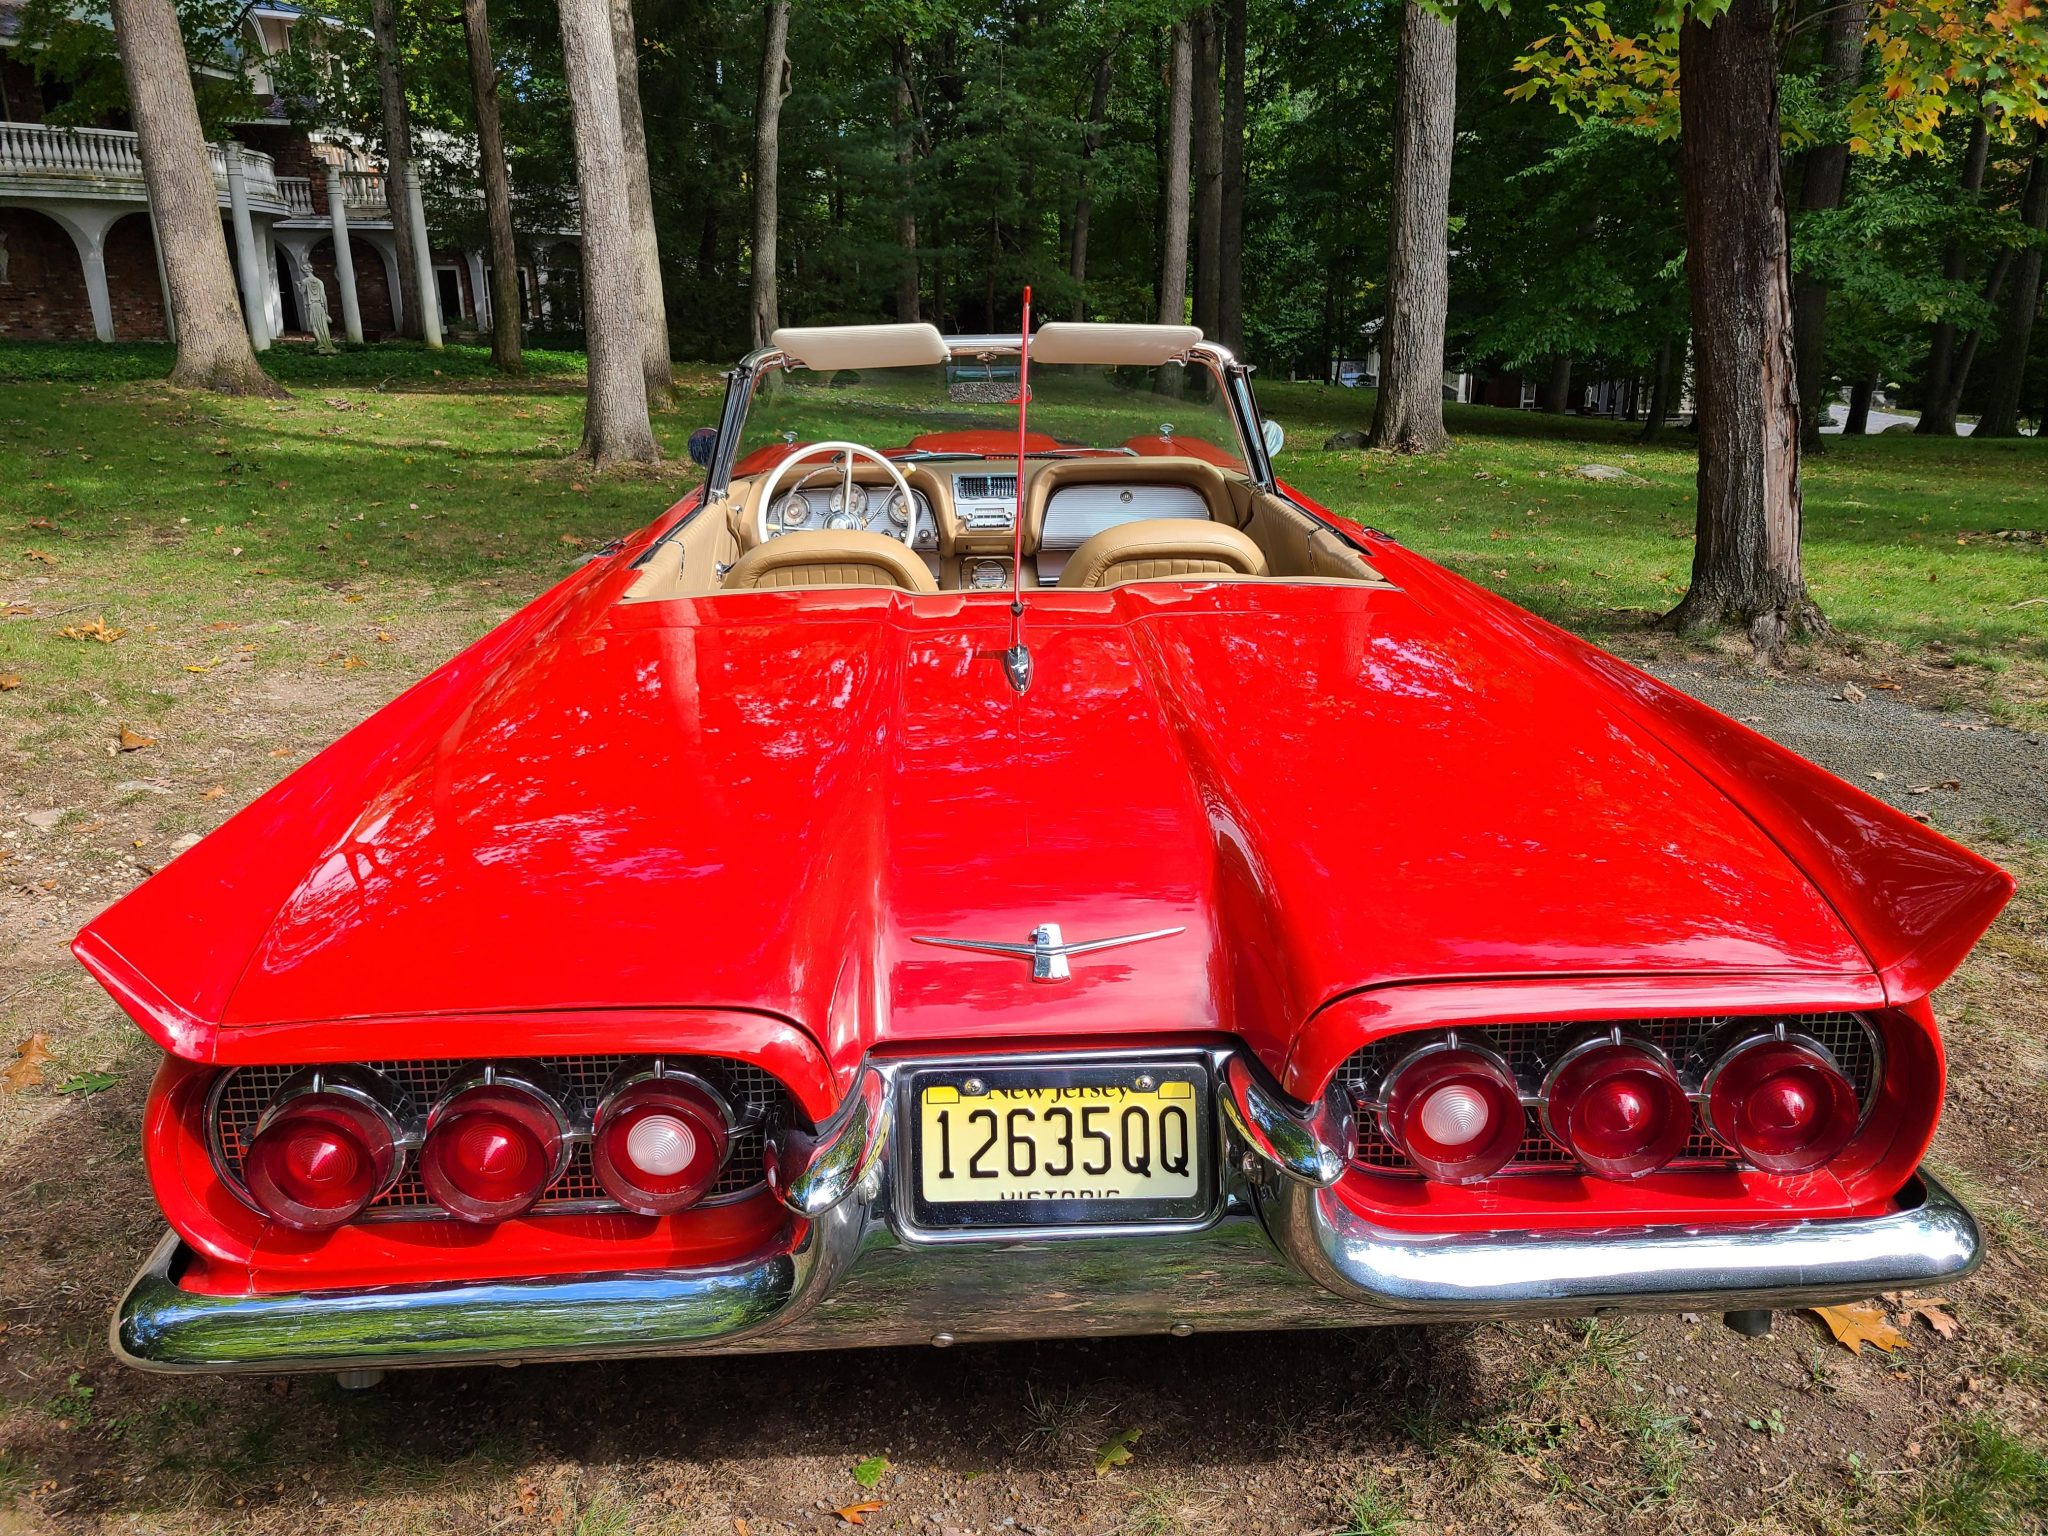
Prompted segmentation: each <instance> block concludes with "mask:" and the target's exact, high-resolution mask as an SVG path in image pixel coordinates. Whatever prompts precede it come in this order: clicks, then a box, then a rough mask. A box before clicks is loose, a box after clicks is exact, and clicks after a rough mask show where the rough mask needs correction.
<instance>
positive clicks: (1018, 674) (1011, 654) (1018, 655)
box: [1003, 645, 1031, 693]
mask: <svg viewBox="0 0 2048 1536" xmlns="http://www.w3.org/2000/svg"><path fill="white" fill-rule="evenodd" d="M1003 676H1005V677H1007V678H1008V679H1009V680H1010V686H1011V687H1012V688H1014V689H1016V690H1017V692H1019V693H1024V692H1027V691H1028V690H1029V689H1030V687H1031V652H1029V651H1028V650H1026V649H1025V648H1024V647H1023V646H1022V645H1013V646H1011V647H1010V648H1009V649H1008V650H1007V651H1004V652H1003Z"/></svg>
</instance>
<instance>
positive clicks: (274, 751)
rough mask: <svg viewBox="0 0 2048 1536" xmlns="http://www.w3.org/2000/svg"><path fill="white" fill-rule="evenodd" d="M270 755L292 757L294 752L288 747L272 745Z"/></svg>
mask: <svg viewBox="0 0 2048 1536" xmlns="http://www.w3.org/2000/svg"><path fill="white" fill-rule="evenodd" d="M270 755H271V756H272V757H290V756H291V755H292V754H291V750H290V749H289V748H288V747H272V748H271V749H270Z"/></svg>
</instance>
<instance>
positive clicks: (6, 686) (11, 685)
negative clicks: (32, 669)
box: [0, 672, 21, 693]
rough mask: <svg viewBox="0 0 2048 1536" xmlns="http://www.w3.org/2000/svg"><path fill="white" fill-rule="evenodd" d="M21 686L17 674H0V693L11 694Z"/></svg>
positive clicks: (19, 675) (19, 676)
mask: <svg viewBox="0 0 2048 1536" xmlns="http://www.w3.org/2000/svg"><path fill="white" fill-rule="evenodd" d="M20 686H21V674H20V673H19V672H0V693H11V692H13V691H14V690H15V689H16V688H19V687H20Z"/></svg>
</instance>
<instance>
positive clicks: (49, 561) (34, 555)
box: [28, 549, 57, 565]
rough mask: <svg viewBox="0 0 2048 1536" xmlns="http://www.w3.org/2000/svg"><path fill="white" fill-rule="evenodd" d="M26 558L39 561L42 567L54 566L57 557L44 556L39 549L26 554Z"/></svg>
mask: <svg viewBox="0 0 2048 1536" xmlns="http://www.w3.org/2000/svg"><path fill="white" fill-rule="evenodd" d="M28 558H29V559H31V560H39V561H41V562H42V563H43V564H44V565H55V564H56V563H57V557H56V556H55V555H46V554H44V553H43V552H42V551H41V550H40V549H32V550H30V551H29V552H28Z"/></svg>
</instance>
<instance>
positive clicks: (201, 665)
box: [185, 656, 227, 672]
mask: <svg viewBox="0 0 2048 1536" xmlns="http://www.w3.org/2000/svg"><path fill="white" fill-rule="evenodd" d="M226 660H227V658H226V657H225V656H216V657H214V658H213V659H212V660H211V661H188V662H186V663H185V670H186V671H187V672H211V671H212V670H213V669H214V668H215V667H217V666H219V665H220V664H221V663H222V662H223V661H226Z"/></svg>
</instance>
